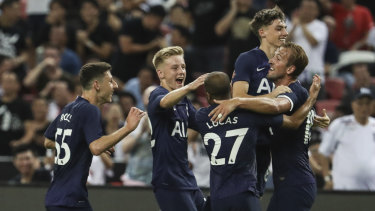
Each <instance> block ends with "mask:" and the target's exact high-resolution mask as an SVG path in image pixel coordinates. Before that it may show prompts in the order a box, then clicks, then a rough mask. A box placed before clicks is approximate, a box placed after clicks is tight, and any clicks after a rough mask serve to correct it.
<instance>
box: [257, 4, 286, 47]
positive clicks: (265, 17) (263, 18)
mask: <svg viewBox="0 0 375 211" xmlns="http://www.w3.org/2000/svg"><path fill="white" fill-rule="evenodd" d="M277 19H280V20H282V21H285V15H284V13H283V11H281V9H280V8H279V7H278V6H276V7H274V8H272V9H263V10H261V11H259V12H257V13H256V14H255V16H254V18H253V19H252V20H251V21H250V29H251V30H252V31H253V33H254V34H255V35H256V36H257V37H258V39H259V40H261V38H260V36H259V32H258V31H259V29H260V28H262V27H263V26H269V25H271V24H272V22H273V21H274V20H277Z"/></svg>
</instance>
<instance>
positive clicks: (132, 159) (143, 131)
mask: <svg viewBox="0 0 375 211" xmlns="http://www.w3.org/2000/svg"><path fill="white" fill-rule="evenodd" d="M155 88H156V86H155V85H152V86H149V87H147V88H146V89H145V91H144V93H143V96H142V100H143V104H144V105H145V108H147V106H148V102H149V97H150V94H151V92H152V91H153V90H154V89H155ZM134 133H137V134H136V135H135V136H128V137H126V140H125V141H124V143H123V144H122V149H123V150H124V152H125V153H127V154H129V160H128V165H127V166H126V169H125V173H124V175H123V176H122V177H121V180H122V181H123V184H124V185H125V186H146V185H151V179H152V152H151V148H150V141H151V130H150V126H149V123H148V116H147V115H146V116H145V117H144V118H142V120H141V122H140V123H139V126H138V128H137V131H136V132H134Z"/></svg>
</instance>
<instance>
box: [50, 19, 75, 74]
mask: <svg viewBox="0 0 375 211" xmlns="http://www.w3.org/2000/svg"><path fill="white" fill-rule="evenodd" d="M67 30H68V29H67V28H66V26H52V27H51V30H50V32H49V40H50V44H51V45H54V46H56V47H57V48H58V49H59V50H60V52H61V60H60V64H59V66H60V67H61V68H62V69H63V70H64V71H65V72H67V73H69V74H71V75H73V76H78V74H79V68H80V67H81V66H82V65H81V59H80V58H79V56H78V55H77V53H76V52H74V51H73V50H71V49H70V48H68V47H67V43H68V35H67ZM43 50H44V49H43Z"/></svg>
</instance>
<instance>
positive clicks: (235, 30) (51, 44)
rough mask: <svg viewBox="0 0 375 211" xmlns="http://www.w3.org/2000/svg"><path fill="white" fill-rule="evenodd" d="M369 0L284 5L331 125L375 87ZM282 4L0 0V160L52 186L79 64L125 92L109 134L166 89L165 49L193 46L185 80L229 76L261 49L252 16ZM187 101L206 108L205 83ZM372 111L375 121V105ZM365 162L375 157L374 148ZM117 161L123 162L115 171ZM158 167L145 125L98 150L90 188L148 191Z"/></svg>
mask: <svg viewBox="0 0 375 211" xmlns="http://www.w3.org/2000/svg"><path fill="white" fill-rule="evenodd" d="M370 4H371V2H370V1H365V0H362V1H361V0H357V1H356V0H336V1H334V0H293V1H286V0H281V1H277V6H279V7H280V8H281V9H282V10H283V11H284V12H285V14H286V15H287V17H288V19H287V25H288V27H287V30H288V32H289V36H288V39H289V40H290V41H293V42H296V43H297V44H299V45H301V46H302V47H303V48H304V50H305V51H306V54H307V56H308V57H309V65H308V66H307V67H306V70H305V71H304V73H303V74H301V76H300V78H299V80H300V81H301V83H302V84H303V85H305V86H306V87H308V86H309V85H310V83H311V80H312V76H313V75H314V74H319V75H320V76H321V77H322V87H323V88H322V90H321V93H320V95H319V100H318V101H317V104H316V110H317V112H318V113H320V114H321V112H322V109H323V108H325V109H327V112H328V114H329V116H330V117H331V120H335V119H336V118H339V117H341V116H345V115H351V114H352V112H353V111H352V108H353V106H352V101H353V99H354V98H355V97H356V96H357V94H356V93H357V92H358V91H359V90H360V89H363V88H367V89H368V90H370V92H372V93H373V94H375V66H374V65H375V27H374V18H373V14H374V12H375V11H374V8H372V10H370V7H369V6H370ZM274 6H276V3H275V1H274V0H267V1H266V0H78V1H77V0H0V156H11V157H12V161H13V163H14V167H15V168H16V169H17V171H18V172H19V174H17V175H14V177H13V178H9V183H12V184H29V183H32V182H40V181H44V182H48V181H50V177H51V175H50V171H51V169H52V166H53V163H54V152H52V151H48V150H46V149H45V148H44V145H43V142H44V137H43V134H44V131H45V130H46V128H47V127H48V125H49V123H50V121H52V120H53V119H54V118H55V117H56V116H57V115H58V114H59V112H60V110H61V109H62V108H63V107H64V106H65V105H67V104H68V103H69V102H71V101H73V100H74V99H75V98H76V96H77V95H80V86H79V78H78V74H79V70H80V67H81V66H82V64H85V63H88V62H93V61H105V62H108V63H110V64H111V65H112V74H113V75H114V76H115V78H116V81H117V83H118V84H119V89H118V90H117V92H116V93H115V95H114V99H113V103H111V104H107V105H105V106H104V107H103V108H102V117H103V121H102V123H103V124H102V125H103V130H104V131H105V133H106V134H110V133H112V132H114V131H116V130H117V129H118V128H119V127H122V126H123V124H124V119H126V116H127V113H128V112H129V110H130V108H131V107H132V106H136V107H138V108H140V109H142V110H145V109H146V108H147V104H148V96H149V94H150V92H151V91H152V90H153V89H154V88H155V86H156V85H158V81H157V77H156V72H155V70H154V68H153V67H152V63H151V59H152V56H153V55H154V53H155V52H157V51H158V50H159V49H160V48H162V47H166V46H174V45H177V46H181V47H182V48H183V49H184V51H185V61H186V65H187V78H186V81H185V83H189V82H190V81H192V80H193V79H195V78H197V77H198V76H199V75H201V74H202V73H206V72H211V71H223V72H226V73H227V74H228V75H229V76H231V75H232V74H233V71H234V70H233V68H234V63H235V61H236V58H237V57H238V55H239V54H240V53H242V52H245V51H248V50H250V49H252V48H254V47H256V46H258V45H259V41H258V39H257V37H256V36H255V35H254V34H253V33H252V32H251V30H250V28H249V22H250V20H251V19H252V17H253V16H254V14H255V13H256V12H257V11H259V10H260V9H263V8H272V7H274ZM190 98H191V99H192V100H193V102H195V105H196V106H197V108H199V107H200V106H205V105H207V102H206V101H205V97H204V90H198V91H197V92H196V93H194V94H193V95H191V96H190ZM366 110H367V111H368V115H369V116H375V100H372V101H371V105H369V106H368V107H367V109H366ZM144 119H145V118H144ZM374 132H375V130H374ZM326 133H327V131H326V130H314V131H313V137H312V144H311V147H310V148H311V150H310V155H311V157H310V160H311V165H312V166H313V169H314V171H315V173H316V176H317V181H318V186H319V188H323V187H324V188H326V189H331V188H332V185H331V184H330V182H331V181H332V178H330V173H329V172H330V170H329V169H328V170H325V167H324V166H327V165H328V166H329V167H332V163H331V162H330V160H331V159H329V160H328V161H329V162H328V164H327V163H326V162H325V159H323V158H326V157H328V158H330V157H332V155H333V152H328V151H327V150H325V151H324V152H325V153H324V155H323V154H322V153H323V150H319V146H320V144H321V142H322V140H324V141H329V140H328V139H329V138H324V136H325V134H326ZM372 138H373V137H372ZM373 143H375V142H374V141H373ZM189 144H190V146H189V159H190V160H191V167H192V168H193V171H194V174H195V176H196V178H197V181H198V184H199V185H200V186H203V187H208V186H209V181H208V175H209V173H208V171H209V168H207V166H208V165H209V164H208V158H207V156H206V155H205V153H206V152H205V150H204V147H203V143H202V141H201V140H199V138H198V140H190V143H189ZM366 147H367V148H368V147H369V146H366V145H365V146H364V150H366ZM369 154H370V153H369ZM353 159H356V157H354V158H353ZM367 160H368V162H369V163H371V162H372V163H375V153H373V155H372V156H371V155H369V158H367ZM371 160H373V161H371ZM338 162H340V161H338ZM119 163H120V164H125V166H126V167H125V168H124V169H122V172H120V173H117V172H116V171H114V168H115V166H116V165H117V164H119ZM370 168H371V166H369V167H368V168H367V169H370ZM373 169H375V168H373ZM151 170H152V155H151V148H150V128H149V126H148V121H147V120H143V121H142V122H141V123H140V125H139V127H138V128H137V129H136V130H135V131H134V132H133V133H132V134H131V135H129V136H127V137H126V138H125V140H123V141H122V142H120V143H119V144H117V146H116V151H115V153H114V154H113V156H108V155H107V154H103V155H101V156H94V159H93V163H92V166H91V169H90V175H89V179H88V183H89V184H91V185H105V184H112V185H128V186H147V185H150V182H151ZM365 170H366V168H365ZM374 183H375V181H374ZM353 189H354V190H356V188H353Z"/></svg>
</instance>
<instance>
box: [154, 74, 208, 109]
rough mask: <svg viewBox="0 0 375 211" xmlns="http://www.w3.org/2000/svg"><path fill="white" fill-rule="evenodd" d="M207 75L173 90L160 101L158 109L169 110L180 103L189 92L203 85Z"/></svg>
mask: <svg viewBox="0 0 375 211" xmlns="http://www.w3.org/2000/svg"><path fill="white" fill-rule="evenodd" d="M206 77H207V74H204V75H201V76H200V77H199V78H197V79H195V80H194V81H193V82H191V83H189V84H188V85H185V86H183V87H181V88H179V89H175V90H173V91H171V92H169V93H168V94H167V95H165V96H164V97H163V98H162V99H161V100H160V107H162V108H171V107H173V106H174V105H176V104H177V103H178V102H180V101H181V99H182V98H184V97H185V96H186V95H187V94H188V93H189V92H191V91H194V90H196V89H197V88H198V87H200V86H201V85H203V83H204V80H205V79H206Z"/></svg>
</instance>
